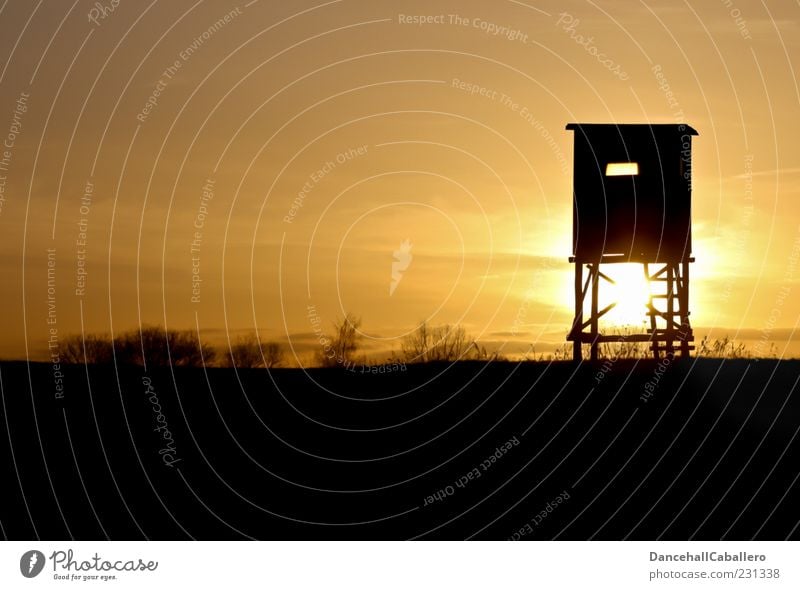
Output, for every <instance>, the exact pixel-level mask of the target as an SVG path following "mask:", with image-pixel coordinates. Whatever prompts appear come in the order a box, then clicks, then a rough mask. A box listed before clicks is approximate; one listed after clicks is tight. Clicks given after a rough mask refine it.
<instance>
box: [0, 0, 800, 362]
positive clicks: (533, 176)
mask: <svg viewBox="0 0 800 590" xmlns="http://www.w3.org/2000/svg"><path fill="white" fill-rule="evenodd" d="M0 10H1V11H2V12H1V13H0V31H2V34H0V68H2V70H0V136H2V137H3V138H4V142H5V144H4V147H3V148H2V150H0V156H2V161H0V175H1V176H2V178H0V183H1V184H0V187H2V188H1V189H0V190H2V192H0V231H1V232H2V245H1V246H0V265H2V269H0V273H1V274H2V277H3V280H2V281H0V301H2V302H3V311H4V313H2V314H0V358H5V359H22V358H32V359H43V358H47V352H48V342H54V341H57V340H59V339H62V340H63V338H65V337H67V336H68V335H70V334H75V333H80V332H81V331H82V330H83V331H85V332H92V333H118V332H120V331H124V330H129V329H131V328H135V327H137V326H139V325H142V324H158V325H162V326H167V327H169V328H175V329H192V330H199V331H200V333H201V334H202V337H203V338H204V339H207V340H209V341H211V342H214V343H225V342H227V341H228V339H229V338H231V339H232V338H235V337H237V336H240V335H243V334H249V333H255V332H257V333H258V334H259V335H260V337H261V338H263V339H265V340H274V341H278V342H281V343H284V344H286V345H287V347H288V348H289V349H291V351H292V353H291V354H292V355H293V356H296V359H295V360H294V361H293V362H295V363H299V364H303V363H304V362H306V361H305V359H307V358H308V356H309V355H311V354H312V353H313V352H314V351H315V350H316V349H317V348H318V347H319V343H318V339H319V337H318V334H316V333H315V326H317V325H323V326H329V325H330V324H331V323H332V322H333V321H334V320H336V319H337V317H342V316H343V315H344V314H345V313H353V314H355V315H356V316H359V317H360V318H361V320H362V324H361V331H362V332H363V347H364V350H366V351H367V352H368V353H369V354H370V355H374V356H376V357H378V356H380V355H385V354H388V352H389V351H391V350H398V349H399V346H400V341H401V339H402V337H403V336H404V335H406V334H408V333H409V331H411V330H413V329H414V327H415V326H416V325H417V324H418V323H419V322H420V321H422V320H425V321H428V322H429V323H430V324H434V325H438V324H460V325H463V326H464V327H465V329H466V330H467V331H468V332H469V333H470V334H472V335H474V336H475V337H476V338H477V339H478V340H479V341H480V342H481V343H484V344H485V345H487V346H488V347H489V348H499V349H501V350H504V351H505V352H509V353H515V352H520V351H522V350H525V349H527V348H528V347H530V346H535V347H536V350H537V351H546V350H552V349H553V348H554V347H556V346H559V345H561V344H562V343H563V342H564V338H565V336H566V333H567V330H568V329H569V325H570V323H571V320H572V305H573V303H572V295H571V284H572V282H571V281H572V274H571V273H572V267H571V265H570V264H569V262H568V257H569V256H570V254H571V232H572V228H571V223H572V217H571V208H572V132H571V131H567V130H566V129H565V126H566V125H567V124H568V123H570V122H584V123H585V122H614V123H635V122H638V123H641V122H645V123H646V122H650V123H686V124H689V125H691V126H692V127H694V128H695V129H696V130H697V131H698V132H699V136H698V137H696V138H694V152H693V175H694V176H693V182H692V184H693V245H694V247H693V255H694V257H695V258H696V262H695V263H694V264H693V265H692V283H691V289H692V291H691V309H692V324H693V326H694V327H695V332H696V334H697V335H698V337H701V336H703V335H709V336H710V337H711V338H712V339H714V338H723V337H725V336H728V337H731V338H736V339H737V340H744V341H747V342H748V343H749V346H751V347H754V350H756V351H761V352H765V351H766V348H765V347H768V346H769V345H770V344H772V343H774V344H775V346H776V348H775V350H777V354H779V355H783V356H797V355H798V354H800V334H798V333H797V332H796V331H795V328H796V326H797V322H798V318H800V297H799V296H798V295H800V284H798V278H800V268H798V264H800V262H798V258H800V201H799V199H798V197H800V149H799V148H798V139H797V138H798V137H800V117H798V107H800V91H799V90H798V82H797V77H796V74H795V69H796V66H797V62H798V60H799V59H800V51H798V49H799V48H800V47H799V44H800V31H799V30H798V29H799V28H800V25H799V23H800V6H798V5H796V4H794V5H793V4H792V3H787V2H778V1H774V0H772V1H764V2H755V1H744V0H737V1H733V0H725V1H717V2H715V1H708V2H697V1H693V2H680V1H664V0H659V1H640V2H636V1H625V2H622V1H621V0H615V1H596V2H593V1H588V0H587V1H568V2H564V1H559V2H555V1H553V2H549V1H539V2H533V1H529V2H522V1H516V0H494V1H491V2H490V1H468V2H455V1H453V2H443V1H430V0H427V1H424V2H422V1H419V2H417V1H405V2H388V1H373V0H370V1H356V0H338V1H336V0H334V1H325V2H322V1H313V2H308V1H293V2H290V3H276V2H267V1H266V0H255V1H252V2H247V3H245V2H241V3H233V2H222V1H219V2H209V1H203V0H200V1H197V0H191V1H187V2H184V1H169V2H167V1H165V0H153V1H144V2H132V1H130V0H121V1H120V2H116V3H112V2H111V0H106V1H105V2H104V1H103V0H99V1H98V2H88V1H81V0H78V1H76V2H74V3H70V2H52V1H51V2H38V3H33V2H27V1H21V0H10V1H9V2H6V3H4V4H3V5H2V9H0ZM623 284H627V283H623ZM622 320H625V321H628V320H630V314H629V313H627V312H626V313H624V314H623V316H622V317H621V319H620V321H622Z"/></svg>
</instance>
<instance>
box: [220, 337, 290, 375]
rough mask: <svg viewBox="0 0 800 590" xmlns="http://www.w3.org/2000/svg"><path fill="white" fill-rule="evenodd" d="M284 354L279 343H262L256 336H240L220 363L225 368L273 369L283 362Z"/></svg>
mask: <svg viewBox="0 0 800 590" xmlns="http://www.w3.org/2000/svg"><path fill="white" fill-rule="evenodd" d="M283 352H284V351H283V347H282V346H281V345H280V344H278V343H277V342H262V341H261V340H259V338H258V337H257V336H255V335H248V336H240V337H239V338H237V339H236V341H235V342H234V343H233V344H231V347H230V351H229V354H227V355H224V356H222V358H221V359H220V362H221V364H222V366H224V367H236V368H237V369H258V368H267V369H273V368H275V367H278V366H280V365H281V363H282V362H283Z"/></svg>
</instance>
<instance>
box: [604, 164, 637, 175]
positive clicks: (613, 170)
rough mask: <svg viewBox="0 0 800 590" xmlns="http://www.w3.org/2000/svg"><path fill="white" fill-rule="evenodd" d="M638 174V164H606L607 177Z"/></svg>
mask: <svg viewBox="0 0 800 590" xmlns="http://www.w3.org/2000/svg"><path fill="white" fill-rule="evenodd" d="M638 174H639V163H638V162H616V163H612V164H606V176H637V175H638Z"/></svg>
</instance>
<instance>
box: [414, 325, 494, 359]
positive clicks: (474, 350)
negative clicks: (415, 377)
mask: <svg viewBox="0 0 800 590" xmlns="http://www.w3.org/2000/svg"><path fill="white" fill-rule="evenodd" d="M400 348H401V350H402V353H403V358H404V359H405V361H406V362H407V363H426V362H432V361H450V362H452V361H458V360H462V361H463V360H475V359H485V358H487V355H486V350H485V349H482V348H480V347H479V346H478V344H477V343H476V342H475V339H474V338H472V337H471V336H470V335H468V334H467V332H466V330H465V329H464V327H463V326H459V325H454V326H451V325H449V324H444V325H442V326H433V327H431V326H428V323H427V322H424V321H423V322H420V324H419V326H417V329H416V330H414V331H413V332H411V333H410V334H408V335H407V336H405V337H404V338H403V341H402V343H401V345H400Z"/></svg>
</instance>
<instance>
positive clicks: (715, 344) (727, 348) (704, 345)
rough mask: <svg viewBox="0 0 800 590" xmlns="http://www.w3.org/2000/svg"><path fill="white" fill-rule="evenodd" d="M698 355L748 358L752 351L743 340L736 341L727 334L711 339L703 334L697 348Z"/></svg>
mask: <svg viewBox="0 0 800 590" xmlns="http://www.w3.org/2000/svg"><path fill="white" fill-rule="evenodd" d="M697 356H703V357H708V358H724V359H748V358H751V357H752V352H751V351H750V350H749V349H748V348H747V347H746V346H745V345H744V343H742V342H736V341H735V340H733V339H732V338H729V337H728V336H727V335H726V336H725V337H724V338H717V339H716V340H713V341H712V340H710V339H709V338H708V336H703V339H702V340H701V341H700V345H699V346H698V348H697Z"/></svg>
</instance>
